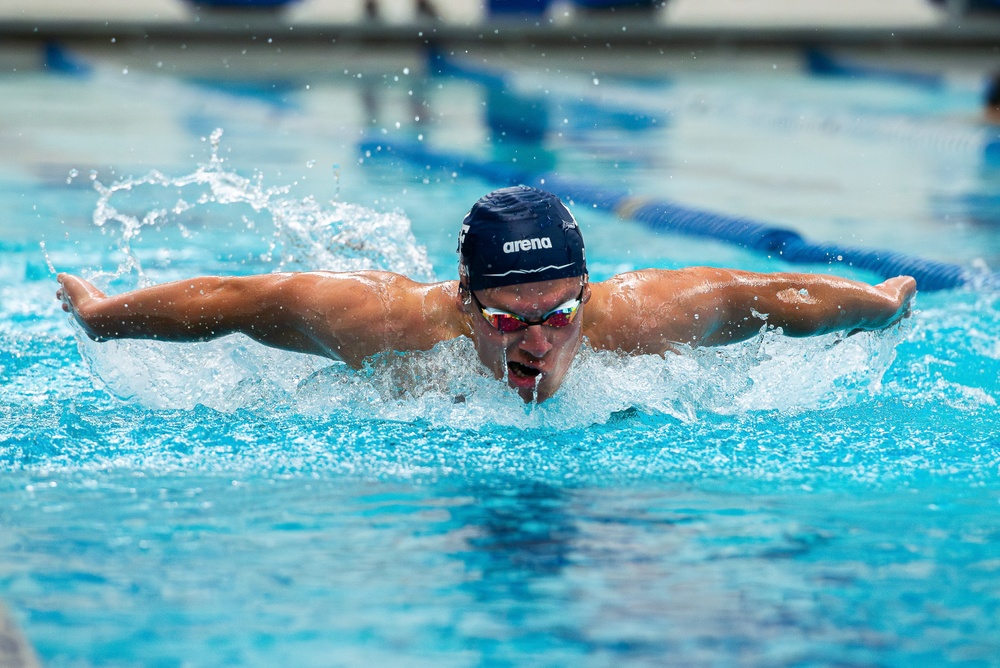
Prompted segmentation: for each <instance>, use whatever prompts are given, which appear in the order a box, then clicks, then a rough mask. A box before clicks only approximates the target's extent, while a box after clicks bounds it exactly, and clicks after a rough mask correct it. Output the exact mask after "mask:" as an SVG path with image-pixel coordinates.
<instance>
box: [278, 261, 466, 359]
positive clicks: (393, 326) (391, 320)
mask: <svg viewBox="0 0 1000 668" xmlns="http://www.w3.org/2000/svg"><path fill="white" fill-rule="evenodd" d="M279 276H280V278H278V279H277V280H276V282H275V284H274V285H273V286H272V287H273V289H274V290H275V291H276V296H278V295H280V300H281V302H282V303H284V304H287V306H288V307H289V308H290V309H291V310H292V311H294V312H295V313H298V314H307V320H308V322H307V323H305V324H306V326H307V327H308V329H309V330H310V332H311V335H312V336H314V337H316V338H318V339H320V340H322V342H323V343H324V345H326V346H328V347H331V348H335V349H336V351H337V353H338V355H339V356H341V357H344V358H346V360H345V361H348V362H355V361H357V360H360V359H362V358H364V357H367V356H369V355H372V354H375V353H377V352H381V351H384V350H397V351H406V350H426V349H428V348H431V347H433V346H434V345H435V344H437V343H438V342H440V341H443V340H447V339H452V338H455V337H457V336H459V335H461V334H463V333H464V329H463V322H464V321H463V320H462V318H461V316H460V312H459V309H458V304H457V282H455V281H446V282H441V283H420V282H418V281H414V280H412V279H410V278H407V277H405V276H402V275H400V274H395V273H392V272H386V271H359V272H350V273H335V272H322V271H317V272H304V273H296V274H287V275H279ZM355 358H357V360H356V359H355Z"/></svg>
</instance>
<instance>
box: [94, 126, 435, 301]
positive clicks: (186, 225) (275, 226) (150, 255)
mask: <svg viewBox="0 0 1000 668" xmlns="http://www.w3.org/2000/svg"><path fill="white" fill-rule="evenodd" d="M221 138H222V131H221V130H216V131H215V132H214V133H212V135H211V137H210V140H209V141H210V146H211V153H210V156H209V160H208V162H207V163H205V164H201V165H199V166H198V167H197V169H196V170H195V171H194V172H193V173H191V174H187V175H183V176H177V177H172V176H168V175H165V174H163V173H162V172H159V171H156V170H154V171H151V172H150V173H148V174H147V175H145V176H142V177H138V178H128V179H124V180H122V181H118V182H115V183H113V184H111V185H110V186H105V185H103V184H101V183H100V182H95V184H94V187H95V189H96V190H97V192H98V193H99V195H100V196H99V198H98V201H97V203H96V206H95V208H94V213H93V222H94V225H96V226H97V227H99V228H102V229H103V230H110V232H109V233H110V234H113V235H117V236H118V250H119V251H120V252H121V253H122V254H124V256H125V259H124V261H122V262H121V264H119V266H118V267H117V269H116V270H115V271H113V272H110V273H109V272H102V273H99V274H97V275H95V276H94V277H93V278H94V280H95V284H97V285H98V286H99V287H107V286H108V285H109V284H110V283H112V282H116V283H119V284H120V285H119V287H120V288H128V287H138V286H144V285H149V284H150V283H153V282H156V281H154V280H153V277H151V276H149V275H148V273H149V272H148V270H147V266H149V265H152V266H154V267H156V268H157V269H160V270H161V271H159V272H155V273H157V274H158V277H159V278H175V277H179V276H175V275H173V274H172V273H171V272H169V271H163V270H164V269H165V268H167V267H169V266H171V265H173V264H181V265H185V264H193V263H192V262H191V261H190V260H191V258H193V257H197V256H198V255H199V254H202V255H204V253H210V254H211V255H214V257H212V256H211V255H210V256H209V257H208V258H205V259H207V260H209V261H210V262H211V264H216V265H222V266H221V267H220V270H228V271H227V273H259V272H261V271H308V270H319V269H323V270H328V271H358V270H362V269H385V270H389V271H395V272H398V273H401V274H406V275H408V276H411V277H413V278H414V279H416V280H425V281H430V280H434V271H433V268H432V266H431V264H430V261H429V260H428V258H427V253H426V250H425V249H424V248H423V247H421V246H420V245H419V244H417V242H416V240H415V238H414V237H413V233H412V230H411V229H410V222H409V220H408V219H407V218H406V217H405V216H404V215H403V214H402V213H400V212H391V213H382V212H377V211H373V210H371V209H367V208H365V207H362V206H358V205H353V204H346V203H342V202H329V203H327V204H320V203H319V202H317V201H316V200H315V199H313V198H311V197H306V198H303V199H297V198H294V197H292V196H290V195H289V191H290V188H289V187H288V186H276V187H265V185H264V182H263V181H264V179H263V176H262V175H261V174H259V173H258V174H256V175H255V178H252V179H251V178H247V177H244V176H242V175H240V174H237V173H236V172H232V171H227V170H226V168H225V167H224V159H223V158H222V157H220V155H219V146H220V142H221ZM164 202H169V203H168V204H164ZM199 237H200V238H199ZM165 240H166V243H164V241H165ZM199 242H200V243H199ZM213 249H214V250H213ZM185 260H188V261H187V262H185ZM180 275H183V276H186V275H188V274H184V273H183V271H182V273H181V274H180Z"/></svg>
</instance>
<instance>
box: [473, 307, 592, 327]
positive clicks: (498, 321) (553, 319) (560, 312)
mask: <svg viewBox="0 0 1000 668" xmlns="http://www.w3.org/2000/svg"><path fill="white" fill-rule="evenodd" d="M579 308H580V304H579V303H576V304H574V305H572V306H564V307H562V308H559V309H556V310H555V311H552V312H551V313H549V314H548V315H546V316H545V319H544V320H541V321H539V322H528V321H526V320H524V319H523V318H521V317H519V316H516V315H514V314H513V313H505V312H503V311H492V310H486V309H483V315H484V316H485V317H486V320H487V321H489V323H490V324H491V325H493V326H494V327H495V328H497V329H498V330H500V331H501V332H503V333H504V334H510V333H511V332H517V331H520V330H522V329H525V328H527V327H528V326H530V325H545V326H547V327H566V326H567V325H569V324H570V323H572V322H573V317H574V316H575V315H576V311H577V309H579Z"/></svg>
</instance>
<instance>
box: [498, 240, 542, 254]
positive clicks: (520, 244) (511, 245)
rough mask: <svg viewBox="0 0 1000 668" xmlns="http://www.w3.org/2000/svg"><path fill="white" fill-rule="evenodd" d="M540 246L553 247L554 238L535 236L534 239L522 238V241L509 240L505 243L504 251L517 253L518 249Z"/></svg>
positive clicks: (524, 249) (532, 248) (526, 249)
mask: <svg viewBox="0 0 1000 668" xmlns="http://www.w3.org/2000/svg"><path fill="white" fill-rule="evenodd" d="M540 248H552V239H550V238H548V237H541V238H539V237H535V238H533V239H521V240H520V241H508V242H507V243H505V244H504V245H503V252H504V253H517V252H518V251H530V250H538V249H540Z"/></svg>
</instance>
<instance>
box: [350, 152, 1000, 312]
mask: <svg viewBox="0 0 1000 668" xmlns="http://www.w3.org/2000/svg"><path fill="white" fill-rule="evenodd" d="M359 149H360V151H361V153H362V155H364V156H365V157H366V158H368V157H373V158H387V159H392V158H398V159H400V160H405V161H406V162H409V163H412V164H416V165H420V166H422V167H424V168H425V169H444V170H448V171H452V172H460V173H462V172H464V173H465V174H470V175H474V176H478V177H480V178H482V179H484V180H486V181H489V182H492V183H495V184H498V185H503V186H506V185H517V184H524V185H533V186H537V187H539V188H543V189H545V190H548V191H549V192H552V193H554V194H555V195H557V196H559V197H560V198H561V199H564V200H566V201H567V202H569V203H570V204H571V205H580V204H585V205H590V206H592V207H594V208H596V209H599V210H603V211H606V212H608V213H612V214H614V215H616V216H618V217H619V218H622V219H624V220H631V221H634V222H637V223H641V224H642V225H645V226H646V227H647V228H649V229H650V230H653V231H655V232H663V233H676V234H684V235H688V236H696V237H705V238H709V239H715V240H717V241H723V242H726V243H729V244H733V245H736V246H740V247H742V248H746V249H747V250H750V251H754V252H757V253H762V254H766V255H768V256H769V257H776V258H778V259H781V260H784V261H785V262H788V263H790V264H827V265H830V266H832V265H836V264H843V265H846V266H849V267H854V268H859V269H864V270H866V271H869V272H871V273H873V274H875V275H876V276H879V277H881V278H883V279H887V278H892V277H893V276H899V275H908V276H912V277H913V278H915V279H916V281H917V288H918V289H919V290H922V291H927V292H932V291H937V290H949V289H953V288H957V287H961V286H965V285H971V284H979V283H983V284H985V283H987V282H989V281H996V280H997V276H996V275H995V274H993V275H990V276H989V277H986V278H983V277H974V276H973V275H972V274H971V272H969V271H967V270H966V269H964V268H963V267H961V266H959V265H955V264H949V263H946V262H939V261H937V260H931V259H927V258H921V257H917V256H913V255H908V254H906V253H898V252H896V251H890V250H881V249H870V248H858V247H854V246H841V245H839V244H834V243H813V242H810V241H808V240H806V239H805V238H804V237H803V236H802V235H800V234H799V233H798V232H796V231H795V230H792V229H788V228H783V227H778V226H774V225H769V224H766V223H763V222H760V221H755V220H752V219H750V218H744V217H741V216H730V215H726V214H721V213H715V212H712V211H705V210H701V209H695V208H692V207H687V206H683V205H680V204H676V203H673V202H670V201H668V200H663V199H655V198H643V197H637V196H634V195H632V194H631V193H629V192H628V191H626V190H623V189H619V188H615V187H608V186H603V185H599V184H595V183H590V182H587V181H583V180H580V179H572V178H567V177H564V176H561V175H559V174H558V173H556V172H544V173H540V174H533V173H530V172H526V171H523V170H519V169H516V168H513V167H511V166H509V165H506V164H501V163H498V162H494V161H490V160H481V159H478V158H476V157H474V156H469V155H462V154H457V153H450V152H446V151H437V150H432V149H430V148H428V147H426V146H425V145H424V144H422V143H420V142H414V141H410V140H402V141H387V140H385V139H381V140H367V141H363V142H361V143H360V144H359Z"/></svg>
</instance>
